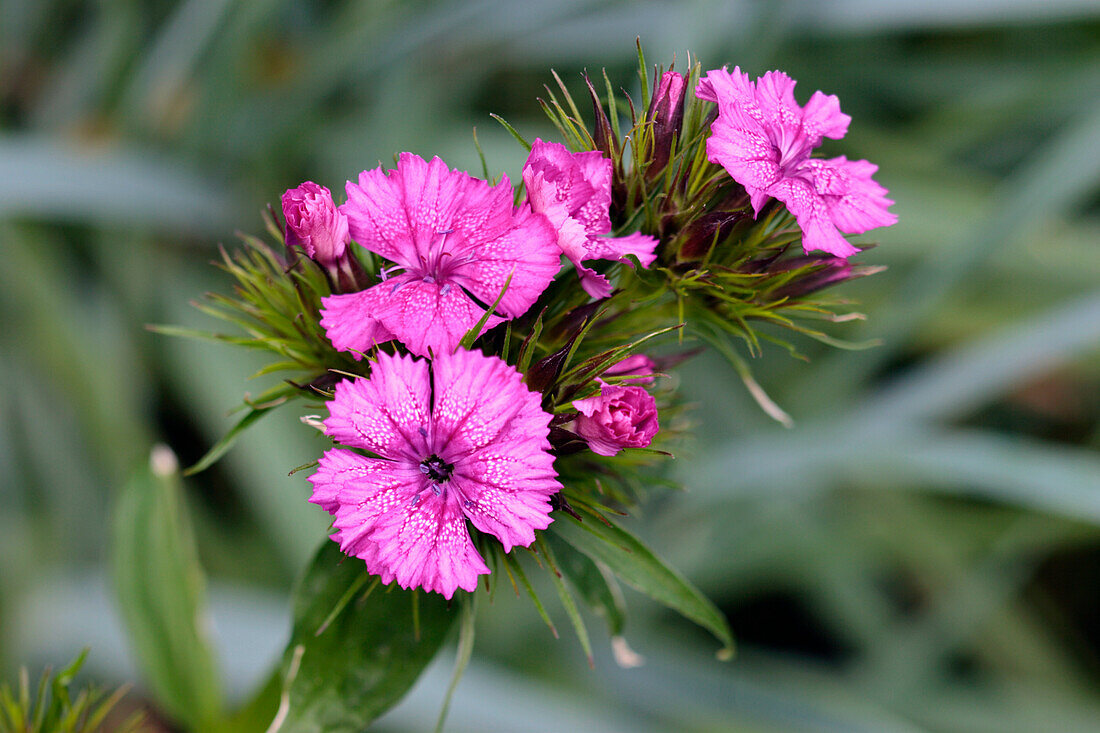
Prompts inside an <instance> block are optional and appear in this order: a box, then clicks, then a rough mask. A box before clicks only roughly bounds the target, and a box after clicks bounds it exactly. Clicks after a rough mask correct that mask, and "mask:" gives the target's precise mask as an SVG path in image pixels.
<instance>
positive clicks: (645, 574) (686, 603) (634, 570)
mask: <svg viewBox="0 0 1100 733" xmlns="http://www.w3.org/2000/svg"><path fill="white" fill-rule="evenodd" d="M586 519H587V521H584V522H581V521H579V520H577V519H575V518H573V517H571V516H569V515H568V514H564V513H562V512H558V513H557V515H556V516H555V521H554V523H553V524H552V525H550V531H552V532H553V533H554V534H556V535H557V536H558V537H560V538H561V539H562V540H564V541H565V542H567V543H569V544H570V545H572V546H573V547H575V548H576V549H578V550H580V551H581V552H583V553H584V554H585V555H587V556H588V557H590V558H592V559H593V560H595V561H597V562H602V563H604V564H605V565H607V566H608V567H609V568H611V570H612V571H613V572H614V573H615V574H616V575H617V576H618V577H619V578H620V579H621V580H622V581H623V582H625V583H626V584H627V585H629V586H631V587H632V588H635V589H637V590H639V591H641V592H642V593H645V594H646V595H647V596H649V597H650V598H652V599H653V600H655V601H657V602H659V603H663V604H664V605H666V606H668V607H669V608H671V609H673V610H674V611H677V612H678V613H680V614H682V615H683V616H684V617H685V618H688V619H690V620H692V621H694V622H695V623H697V624H699V625H700V626H702V627H703V628H705V629H707V630H708V631H710V632H711V633H712V634H714V636H715V637H717V639H718V640H719V641H720V642H722V644H723V645H724V648H723V649H722V650H721V651H720V652H719V657H721V658H728V657H730V656H731V655H732V654H733V635H732V634H731V633H730V629H729V625H728V624H727V623H726V618H725V616H723V615H722V612H721V611H719V610H718V608H717V607H716V606H715V605H714V604H713V603H712V602H711V601H710V600H709V599H708V598H707V597H706V596H704V595H703V594H702V593H701V592H700V591H699V589H698V588H696V587H695V586H693V585H692V584H691V583H690V582H688V581H687V579H685V578H684V577H683V576H682V575H680V573H678V572H677V571H676V570H674V569H672V568H670V567H669V566H668V565H666V564H665V563H664V562H662V561H661V560H660V559H659V558H658V557H657V556H656V555H654V554H653V552H652V551H651V550H650V549H649V548H648V547H646V546H645V545H643V544H642V543H641V542H640V541H639V540H638V539H637V538H636V537H634V535H632V534H630V533H629V532H627V531H626V530H624V529H622V528H621V527H618V526H615V525H614V524H611V523H610V522H611V520H608V519H603V521H601V519H602V518H601V517H597V516H596V515H593V514H587V517H586Z"/></svg>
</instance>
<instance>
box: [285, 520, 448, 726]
mask: <svg viewBox="0 0 1100 733" xmlns="http://www.w3.org/2000/svg"><path fill="white" fill-rule="evenodd" d="M364 573H366V569H365V568H364V567H363V563H362V561H360V560H358V559H356V558H349V557H346V556H345V555H344V554H343V553H341V552H340V548H339V546H338V545H337V544H336V543H335V542H333V541H331V540H325V543H324V545H323V546H322V547H321V549H320V551H318V553H317V555H316V556H315V557H314V559H313V563H312V564H311V565H310V567H309V569H308V570H307V571H306V574H305V577H304V578H303V579H302V581H301V583H300V584H299V586H298V589H297V590H296V591H295V594H294V631H293V633H292V635H291V639H290V643H289V644H288V645H287V650H286V654H285V656H284V657H283V692H282V696H281V697H280V700H279V709H278V712H277V713H276V716H275V720H274V721H273V722H272V724H271V727H270V728H269V729H268V730H269V731H270V732H271V733H274V732H275V731H279V732H280V733H310V732H314V731H315V732H317V733H320V732H321V731H324V732H325V733H344V732H346V733H358V731H361V730H363V728H365V727H366V726H367V725H368V724H369V723H370V722H371V721H372V720H374V719H375V718H377V717H378V716H379V715H381V714H382V713H384V712H386V711H387V710H389V709H390V708H391V707H392V706H393V705H394V704H396V703H397V701H398V700H400V699H401V698H402V697H403V696H404V695H405V693H406V692H408V691H409V688H410V687H412V685H413V683H414V682H416V680H417V678H418V677H419V676H420V673H421V672H423V671H424V668H425V667H426V666H427V665H428V663H429V662H431V661H432V659H433V658H434V657H435V655H436V652H438V651H439V648H440V646H441V645H442V644H443V640H444V639H445V638H446V636H447V631H448V630H449V629H450V628H451V624H452V623H453V622H454V620H455V618H456V617H457V616H458V614H457V613H452V611H451V609H450V608H449V607H448V606H449V604H448V602H447V600H446V599H444V598H443V597H442V596H440V595H439V594H437V593H420V592H419V591H405V590H401V589H400V588H396V587H393V588H391V589H390V590H388V591H386V590H381V589H378V590H375V591H374V592H373V593H371V592H369V591H368V593H367V594H360V595H358V596H356V597H354V598H351V599H346V598H345V596H346V594H347V590H348V588H349V587H351V586H352V584H354V583H356V582H358V580H359V578H360V577H361V576H362V575H363V574H364ZM369 587H371V588H373V587H374V586H373V584H372V585H371V586H369ZM341 604H342V605H343V608H342V609H339V610H337V612H336V613H335V614H334V613H333V610H334V609H335V608H336V607H337V606H339V605H341Z"/></svg>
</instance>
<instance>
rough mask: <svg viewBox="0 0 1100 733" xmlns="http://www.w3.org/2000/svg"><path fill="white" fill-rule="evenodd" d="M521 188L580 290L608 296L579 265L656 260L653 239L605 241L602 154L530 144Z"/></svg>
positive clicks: (607, 201)
mask: <svg viewBox="0 0 1100 733" xmlns="http://www.w3.org/2000/svg"><path fill="white" fill-rule="evenodd" d="M523 183H524V185H525V186H526V187H527V198H528V200H529V201H530V203H531V208H532V209H533V210H534V211H536V212H538V213H540V214H544V215H545V216H546V218H547V219H549V220H550V223H551V224H553V225H554V229H556V230H557V233H558V235H557V242H558V247H560V248H561V251H562V252H563V253H564V254H565V256H566V257H568V258H569V261H570V262H572V263H573V266H574V267H576V268H577V274H578V275H579V276H580V278H581V287H583V288H584V290H585V292H586V293H588V294H589V295H591V296H592V297H594V298H605V297H607V296H608V295H610V294H611V283H610V282H608V281H607V278H606V277H604V276H603V275H600V274H599V273H597V272H595V271H594V270H592V269H590V268H588V267H585V266H584V265H582V264H581V262H582V261H584V260H619V261H620V262H628V260H626V259H625V257H626V255H634V256H635V257H637V258H638V261H639V262H641V263H642V266H643V267H648V266H649V265H650V263H652V262H653V260H654V259H656V257H657V255H655V254H654V252H653V250H654V248H655V247H656V246H657V240H656V239H654V238H653V237H650V236H647V235H645V234H641V233H635V234H630V235H628V236H625V237H608V236H605V235H607V234H609V233H610V232H611V217H610V215H609V213H608V211H609V209H610V206H611V159H610V158H605V157H603V154H602V153H600V152H598V151H590V152H584V153H572V152H570V151H569V149H568V148H566V147H565V146H564V145H561V144H560V143H548V142H543V141H542V140H535V142H534V144H533V145H532V146H531V153H530V155H528V156H527V162H526V163H525V164H524V166H523Z"/></svg>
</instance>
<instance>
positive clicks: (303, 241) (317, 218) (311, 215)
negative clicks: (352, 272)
mask: <svg viewBox="0 0 1100 733" xmlns="http://www.w3.org/2000/svg"><path fill="white" fill-rule="evenodd" d="M283 216H284V217H285V218H286V243H287V246H290V247H294V246H297V247H301V248H302V249H303V250H305V253H306V254H307V255H308V256H309V257H310V258H311V259H313V260H314V261H316V262H317V263H318V264H320V265H322V266H324V267H325V268H327V269H330V270H331V269H334V268H335V267H336V266H337V265H338V264H339V261H340V260H341V258H343V257H344V252H345V251H346V249H347V244H348V242H349V241H350V238H349V236H348V220H347V217H346V216H344V214H343V213H342V212H341V211H339V210H338V209H337V208H336V204H335V203H334V202H333V200H332V193H331V192H329V190H328V189H327V188H325V187H324V186H321V185H318V184H316V183H314V182H313V181H306V182H305V183H303V184H302V185H300V186H298V187H297V188H291V189H289V190H287V192H286V193H284V194H283Z"/></svg>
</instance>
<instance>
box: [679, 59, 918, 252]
mask: <svg viewBox="0 0 1100 733" xmlns="http://www.w3.org/2000/svg"><path fill="white" fill-rule="evenodd" d="M794 86H795V82H794V80H793V79H791V78H790V77H789V76H787V75H786V74H784V73H783V72H781V71H769V72H768V73H766V74H764V76H762V77H760V78H759V79H757V80H756V81H755V82H751V81H749V77H748V75H747V74H744V73H742V72H741V69H740V68H737V67H734V69H733V72H732V73H730V72H729V71H727V70H726V69H725V68H723V69H721V70H720V71H719V70H714V71H710V72H708V73H707V76H706V77H705V78H703V79H700V80H699V85H698V86H697V87H696V89H695V95H696V96H697V97H699V98H700V99H704V100H707V101H710V102H716V103H717V104H718V118H717V119H716V120H715V121H714V124H712V125H711V136H710V137H709V138H708V139H707V157H708V159H709V160H710V161H711V162H714V163H719V164H720V165H722V167H724V168H725V169H726V170H727V171H728V172H729V174H730V176H731V177H733V179H734V180H735V181H737V182H738V183H740V184H741V185H743V186H744V187H745V190H746V191H747V192H748V193H749V197H750V199H751V201H752V206H753V209H754V211H755V212H756V213H757V214H759V213H760V209H761V208H762V207H763V206H764V204H765V202H766V201H767V200H768V198H777V199H779V200H780V201H782V202H783V203H784V204H786V205H787V209H788V210H790V212H791V213H792V214H794V216H795V219H797V220H798V225H799V226H800V227H801V228H802V247H803V249H804V250H805V251H806V252H810V251H811V250H823V251H825V252H828V253H830V254H833V255H836V256H837V257H848V256H849V255H853V254H855V253H856V252H858V251H859V250H858V249H856V248H855V247H853V246H852V245H851V244H850V243H849V242H848V240H846V239H845V238H844V237H843V236H841V234H840V232H847V233H849V234H858V233H860V232H865V231H867V230H868V229H873V228H875V227H880V226H889V225H891V224H893V223H895V222H896V221H897V216H895V215H894V214H891V213H890V212H889V211H887V208H888V207H889V206H890V205H891V204H893V203H894V202H893V201H891V200H890V199H888V198H886V193H887V192H886V189H885V188H883V187H882V186H880V185H878V184H877V183H875V181H874V180H873V179H872V178H871V176H872V174H874V172H875V171H877V170H878V166H875V165H873V164H871V163H868V162H867V161H866V160H851V161H850V160H848V159H847V158H845V157H843V156H841V157H839V158H832V159H829V160H822V159H820V158H811V157H810V155H811V153H813V151H814V149H815V148H816V147H817V146H818V145H820V144H821V141H822V139H823V138H826V137H828V138H831V139H833V140H839V139H840V138H842V137H844V134H845V133H846V132H847V131H848V123H849V122H850V121H851V119H852V118H851V117H849V116H848V115H846V114H844V113H843V112H841V111H840V101H839V100H838V99H837V98H836V97H835V96H833V95H825V94H823V93H821V92H814V94H813V96H812V97H810V101H809V102H807V103H806V106H805V107H800V106H799V105H798V102H796V101H795V98H794ZM838 230H839V231H838Z"/></svg>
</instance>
